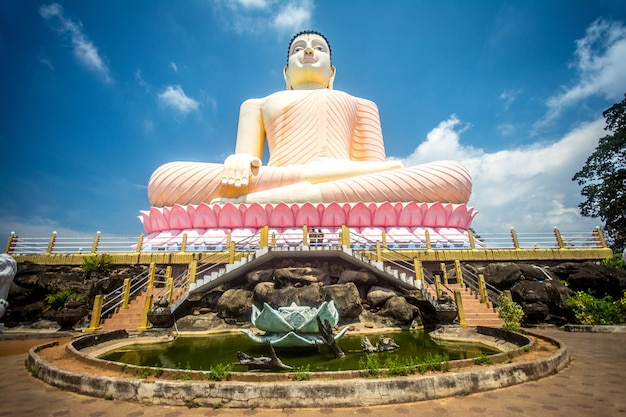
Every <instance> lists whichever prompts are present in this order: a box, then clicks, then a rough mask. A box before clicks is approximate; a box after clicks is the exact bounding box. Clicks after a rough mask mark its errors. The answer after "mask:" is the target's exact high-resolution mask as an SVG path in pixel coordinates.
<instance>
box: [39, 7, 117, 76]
mask: <svg viewBox="0 0 626 417" xmlns="http://www.w3.org/2000/svg"><path fill="white" fill-rule="evenodd" d="M39 14H40V16H41V17H43V18H44V19H45V20H46V21H49V22H51V23H53V24H54V25H55V29H56V30H57V32H58V33H59V34H61V35H64V36H67V37H69V39H70V42H71V44H72V50H73V52H74V56H75V57H76V59H78V61H79V62H80V63H81V64H83V65H84V66H85V67H87V68H88V69H90V70H91V71H93V72H95V73H97V74H99V75H100V76H101V77H102V79H103V80H104V81H105V82H106V83H111V82H113V79H112V78H111V71H110V70H109V67H108V66H107V64H106V63H105V62H104V60H103V59H102V57H100V54H99V53H98V48H97V47H96V46H95V45H94V44H93V43H92V42H91V41H90V40H89V39H88V38H87V36H86V35H85V34H84V33H83V27H82V26H83V25H82V23H81V22H80V21H74V20H72V19H70V18H68V17H66V16H65V13H64V11H63V7H62V6H61V5H59V4H58V3H52V4H49V5H47V6H41V7H40V8H39Z"/></svg>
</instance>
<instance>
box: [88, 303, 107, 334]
mask: <svg viewBox="0 0 626 417" xmlns="http://www.w3.org/2000/svg"><path fill="white" fill-rule="evenodd" d="M103 302H104V296H103V295H102V294H99V295H96V296H95V297H94V299H93V308H92V309H91V320H90V321H89V327H88V328H86V329H85V333H91V332H95V331H96V330H98V329H100V315H101V314H102V303H103Z"/></svg>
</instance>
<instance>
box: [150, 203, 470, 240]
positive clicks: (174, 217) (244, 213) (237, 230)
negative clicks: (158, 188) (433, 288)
mask: <svg viewBox="0 0 626 417" xmlns="http://www.w3.org/2000/svg"><path fill="white" fill-rule="evenodd" d="M476 214H477V212H476V211H475V210H474V209H473V208H471V207H467V206H466V205H465V204H450V203H438V202H437V203H415V202H409V203H388V202H386V203H362V202H359V203H342V204H340V203H304V204H286V203H278V204H258V203H252V204H231V203H227V204H223V205H221V204H199V205H186V206H183V205H178V204H177V205H174V206H172V207H152V208H150V210H148V211H142V212H141V214H140V216H139V219H140V220H141V222H142V223H143V226H144V229H145V231H146V234H147V236H146V238H145V239H144V248H146V247H163V246H175V245H180V244H181V242H182V236H183V234H186V235H187V245H188V246H191V247H199V248H202V247H206V248H219V247H220V246H222V245H224V244H225V243H226V236H227V235H228V233H230V234H231V240H232V241H234V242H236V243H237V242H245V241H246V240H250V239H251V238H252V237H253V236H255V235H257V233H258V231H259V230H260V229H261V228H262V227H264V226H269V228H270V235H271V234H274V236H275V238H276V243H277V244H286V245H298V244H302V240H303V239H302V237H303V236H302V227H303V226H304V225H307V228H308V229H309V230H312V229H315V230H316V231H317V233H318V235H319V239H320V242H319V243H326V244H329V243H334V242H333V240H334V239H337V238H338V233H339V231H340V230H341V227H342V225H346V226H348V227H349V228H350V231H351V242H353V244H354V245H357V246H358V245H359V244H366V243H367V242H371V241H373V242H375V241H376V240H380V237H381V235H382V232H385V233H386V240H387V245H388V246H390V247H394V246H395V247H420V246H425V243H426V231H428V232H429V235H430V242H431V244H433V245H456V246H458V245H462V246H464V245H466V244H468V230H469V228H470V225H471V222H472V219H473V218H474V217H475V216H476ZM352 237H354V238H353V239H352ZM248 244H250V245H253V244H254V243H253V242H248Z"/></svg>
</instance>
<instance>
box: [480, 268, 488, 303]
mask: <svg viewBox="0 0 626 417" xmlns="http://www.w3.org/2000/svg"><path fill="white" fill-rule="evenodd" d="M478 291H479V292H480V302H481V303H483V304H487V301H488V299H487V286H486V285H485V276H484V275H483V274H478Z"/></svg>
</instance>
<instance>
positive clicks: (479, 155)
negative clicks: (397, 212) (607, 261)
mask: <svg viewBox="0 0 626 417" xmlns="http://www.w3.org/2000/svg"><path fill="white" fill-rule="evenodd" d="M603 127H604V120H603V119H598V120H596V121H594V122H591V123H587V124H584V125H581V126H579V127H578V128H576V129H574V130H572V131H571V132H568V133H567V134H565V135H564V136H563V137H562V138H561V139H560V140H558V141H556V142H554V143H537V144H534V145H532V146H528V147H524V148H517V149H509V150H503V151H499V152H494V153H487V152H485V151H484V150H482V149H476V148H473V147H470V146H463V145H462V144H461V143H460V136H461V134H462V133H463V131H464V129H466V128H467V126H463V125H462V124H461V122H460V120H459V119H458V118H457V117H456V116H451V117H450V118H449V119H448V120H444V121H442V122H441V123H440V124H439V125H438V126H437V127H436V128H434V129H433V130H431V131H430V132H429V133H428V135H427V138H426V141H425V142H424V143H422V144H420V145H419V146H418V147H417V148H416V149H415V152H413V154H412V155H411V156H409V157H408V158H406V159H404V160H403V163H404V164H405V166H411V165H416V164H419V163H425V162H429V161H433V160H438V159H453V160H457V161H460V162H462V163H463V164H464V165H465V166H466V167H467V168H468V169H469V170H470V172H471V174H472V179H473V193H472V197H471V199H470V205H471V206H473V207H475V209H476V210H477V211H478V212H479V214H478V216H477V217H476V218H475V220H474V223H473V227H474V228H475V229H476V230H477V231H478V232H479V233H481V232H483V233H502V231H506V230H508V229H509V228H510V227H515V229H516V230H518V231H526V232H545V231H551V230H552V228H553V227H554V226H557V227H559V228H560V229H561V230H563V231H580V232H590V231H591V230H592V229H593V227H595V226H599V225H600V224H599V221H598V220H596V219H589V218H583V217H582V216H581V215H580V214H579V212H578V208H577V206H578V203H579V202H580V201H582V196H581V195H580V188H579V186H578V185H577V184H576V183H575V182H574V181H572V180H571V179H572V177H573V176H574V174H575V173H576V172H577V171H578V170H580V169H581V168H582V166H583V165H584V162H585V160H586V158H587V157H588V156H589V155H590V154H591V153H592V152H593V150H594V149H595V147H596V145H597V142H598V139H599V138H600V137H602V136H604V135H605V132H604V131H603Z"/></svg>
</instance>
